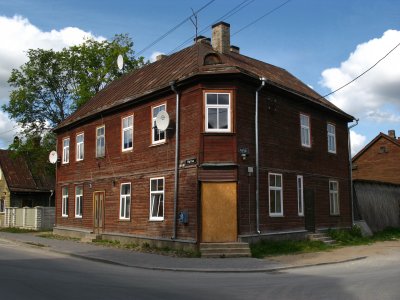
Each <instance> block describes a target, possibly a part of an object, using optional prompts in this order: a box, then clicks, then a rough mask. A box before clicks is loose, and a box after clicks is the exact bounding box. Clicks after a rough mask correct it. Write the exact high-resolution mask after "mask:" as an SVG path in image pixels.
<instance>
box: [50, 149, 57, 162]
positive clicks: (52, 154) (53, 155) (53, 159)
mask: <svg viewBox="0 0 400 300" xmlns="http://www.w3.org/2000/svg"><path fill="white" fill-rule="evenodd" d="M49 161H50V162H51V163H52V164H55V163H56V162H57V152H56V151H51V152H50V154H49Z"/></svg>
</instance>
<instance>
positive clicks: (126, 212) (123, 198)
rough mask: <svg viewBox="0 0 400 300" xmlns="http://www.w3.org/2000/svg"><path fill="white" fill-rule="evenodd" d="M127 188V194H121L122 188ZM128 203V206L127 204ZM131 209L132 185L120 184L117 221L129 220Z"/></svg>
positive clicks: (128, 183) (127, 183)
mask: <svg viewBox="0 0 400 300" xmlns="http://www.w3.org/2000/svg"><path fill="white" fill-rule="evenodd" d="M123 186H129V194H122V187H123ZM128 201H129V204H127V203H128ZM131 207H132V185H131V183H130V182H124V183H121V186H120V201H119V219H120V220H130V219H131Z"/></svg>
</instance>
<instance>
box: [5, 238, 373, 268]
mask: <svg viewBox="0 0 400 300" xmlns="http://www.w3.org/2000/svg"><path fill="white" fill-rule="evenodd" d="M3 239H5V240H9V241H12V242H15V243H16V244H23V245H26V246H29V247H32V248H36V249H41V250H45V251H49V252H53V253H57V254H63V255H67V256H70V257H74V258H78V259H84V260H88V261H93V262H99V263H104V264H109V265H115V266H121V267H128V268H137V269H142V270H152V271H170V272H190V273H273V272H280V271H285V270H291V269H300V268H309V267H318V266H325V265H335V264H341V263H348V262H353V261H359V260H363V259H366V258H367V257H368V256H360V257H355V258H351V259H346V260H341V261H334V262H322V263H315V264H306V265H299V266H294V265H289V266H282V267H271V268H263V269H261V268H260V269H245V268H241V269H202V268H170V267H152V266H143V265H131V264H125V263H120V262H116V261H112V260H109V259H103V258H97V257H92V256H87V255H82V254H75V253H71V252H65V251H61V250H56V249H52V247H51V246H50V245H44V246H39V245H35V243H30V242H24V241H20V240H14V239H8V238H3Z"/></svg>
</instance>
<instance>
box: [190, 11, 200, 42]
mask: <svg viewBox="0 0 400 300" xmlns="http://www.w3.org/2000/svg"><path fill="white" fill-rule="evenodd" d="M190 9H191V10H192V13H193V15H192V16H191V17H190V18H189V20H190V21H191V22H192V24H193V26H194V28H195V30H196V38H195V41H196V42H197V31H198V25H197V12H195V11H194V10H193V8H190Z"/></svg>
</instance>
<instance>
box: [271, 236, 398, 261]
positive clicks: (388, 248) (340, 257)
mask: <svg viewBox="0 0 400 300" xmlns="http://www.w3.org/2000/svg"><path fill="white" fill-rule="evenodd" d="M393 253H397V254H399V253H400V241H399V240H396V241H386V242H377V243H374V244H371V245H365V246H351V247H343V248H336V249H333V250H331V251H326V252H314V253H304V254H295V255H282V256H273V257H267V258H266V259H268V260H270V261H276V262H279V263H282V264H285V265H291V266H303V265H314V264H323V263H334V262H341V261H347V260H353V259H357V258H362V257H371V256H385V255H389V254H393Z"/></svg>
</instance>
